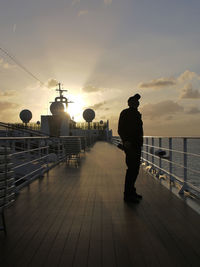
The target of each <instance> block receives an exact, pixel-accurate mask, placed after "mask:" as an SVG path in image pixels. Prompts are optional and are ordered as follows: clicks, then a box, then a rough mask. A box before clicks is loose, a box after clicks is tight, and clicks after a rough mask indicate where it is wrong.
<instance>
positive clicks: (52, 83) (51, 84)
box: [47, 79, 58, 89]
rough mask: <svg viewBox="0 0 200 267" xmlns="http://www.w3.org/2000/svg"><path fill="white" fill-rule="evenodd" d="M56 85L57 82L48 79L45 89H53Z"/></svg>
mask: <svg viewBox="0 0 200 267" xmlns="http://www.w3.org/2000/svg"><path fill="white" fill-rule="evenodd" d="M57 85H58V81H57V80H55V79H49V80H48V81H47V87H48V88H50V89H51V88H53V87H56V86H57Z"/></svg>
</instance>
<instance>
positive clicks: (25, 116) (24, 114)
mask: <svg viewBox="0 0 200 267" xmlns="http://www.w3.org/2000/svg"><path fill="white" fill-rule="evenodd" d="M19 117H20V119H21V120H22V121H23V123H28V122H29V121H30V120H31V119H32V113H31V111H30V110H28V109H24V110H22V111H21V112H20V114H19Z"/></svg>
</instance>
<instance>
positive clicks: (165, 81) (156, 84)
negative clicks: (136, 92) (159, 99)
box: [138, 78, 176, 89]
mask: <svg viewBox="0 0 200 267" xmlns="http://www.w3.org/2000/svg"><path fill="white" fill-rule="evenodd" d="M175 84H176V80H175V79H174V78H159V79H154V80H152V81H150V82H146V83H145V82H142V83H140V84H139V85H138V86H139V88H157V89H159V88H162V87H167V86H173V85H175Z"/></svg>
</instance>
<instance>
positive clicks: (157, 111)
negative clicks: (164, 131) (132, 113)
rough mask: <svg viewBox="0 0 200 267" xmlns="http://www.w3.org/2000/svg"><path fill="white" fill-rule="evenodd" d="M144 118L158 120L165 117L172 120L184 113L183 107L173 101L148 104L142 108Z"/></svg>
mask: <svg viewBox="0 0 200 267" xmlns="http://www.w3.org/2000/svg"><path fill="white" fill-rule="evenodd" d="M141 111H142V115H143V117H144V118H149V119H156V118H161V117H165V119H169V118H170V119H172V117H171V116H172V115H174V114H176V113H178V112H181V111H183V107H182V106H180V105H179V104H178V103H176V102H174V101H172V100H165V101H161V102H158V103H156V104H146V105H144V106H143V107H142V108H141Z"/></svg>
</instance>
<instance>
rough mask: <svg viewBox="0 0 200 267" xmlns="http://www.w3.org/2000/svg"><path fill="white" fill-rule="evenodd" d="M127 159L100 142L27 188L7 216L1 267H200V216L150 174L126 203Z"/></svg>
mask: <svg viewBox="0 0 200 267" xmlns="http://www.w3.org/2000/svg"><path fill="white" fill-rule="evenodd" d="M125 169H126V166H125V163H124V155H123V152H121V151H120V150H118V149H117V148H116V147H114V146H112V145H110V144H108V143H104V142H99V143H96V144H95V146H94V147H93V148H92V149H91V151H90V152H87V153H86V155H85V157H83V159H82V162H81V166H80V167H79V168H74V167H73V166H67V165H66V164H65V163H64V164H60V165H59V166H57V167H56V168H54V169H53V170H51V171H50V172H49V175H48V176H47V175H46V176H45V177H44V178H42V179H40V180H36V181H34V182H33V183H32V184H31V185H30V186H29V187H26V188H24V189H23V190H22V191H21V192H20V194H19V196H18V198H17V200H16V202H15V204H14V205H13V206H12V207H10V208H8V209H7V210H6V221H7V228H8V229H7V230H8V235H7V237H4V234H3V233H0V266H2V267H3V266H10V267H16V266H20V267H24V266H67V267H69V266H77V267H82V266H83V267H84V266H92V267H98V266H108V267H112V266H123V267H129V266H200V216H199V215H198V214H196V213H195V212H194V211H193V210H191V209H190V208H189V207H188V206H187V205H185V203H184V202H183V201H181V200H180V199H178V198H177V197H176V196H175V195H173V194H172V193H171V192H170V191H168V190H167V189H166V188H164V187H163V186H161V185H160V184H159V183H158V182H157V181H156V180H154V179H152V178H151V177H149V176H148V175H146V174H145V173H143V171H141V173H140V177H139V178H138V181H137V188H138V192H140V193H142V194H143V196H144V199H143V200H142V201H141V202H140V204H130V205H127V204H125V203H124V202H123V184H124V173H125Z"/></svg>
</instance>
